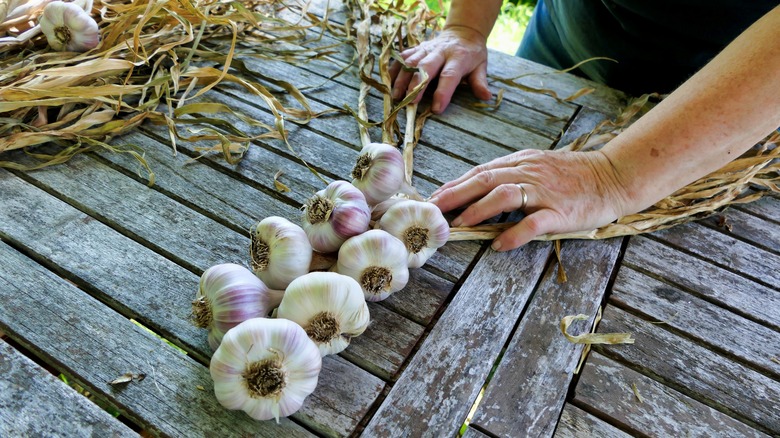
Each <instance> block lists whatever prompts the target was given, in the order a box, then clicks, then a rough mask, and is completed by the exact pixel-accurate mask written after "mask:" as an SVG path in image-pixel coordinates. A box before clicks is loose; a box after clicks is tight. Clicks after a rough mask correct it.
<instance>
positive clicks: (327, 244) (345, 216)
mask: <svg viewBox="0 0 780 438" xmlns="http://www.w3.org/2000/svg"><path fill="white" fill-rule="evenodd" d="M370 219H371V213H370V210H369V208H368V204H367V203H366V198H365V196H363V193H362V192H361V191H360V190H358V189H357V188H356V187H355V186H353V185H352V184H350V183H348V182H346V181H333V182H332V183H330V184H328V187H326V188H325V189H324V190H320V191H318V192H317V193H315V194H314V196H312V197H311V198H309V200H308V201H306V205H305V206H304V209H303V230H304V231H305V232H306V235H307V236H308V237H309V242H311V246H312V248H314V249H315V250H316V251H319V252H323V253H328V252H334V251H337V250H338V249H339V247H340V246H341V244H342V243H344V241H345V240H347V239H348V238H350V237H352V236H356V235H358V234H360V233H362V232H364V231H366V230H368V223H369V220H370Z"/></svg>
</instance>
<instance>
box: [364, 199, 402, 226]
mask: <svg viewBox="0 0 780 438" xmlns="http://www.w3.org/2000/svg"><path fill="white" fill-rule="evenodd" d="M408 199H409V198H407V197H406V196H403V195H393V196H391V197H389V198H387V199H385V200H384V201H382V202H380V203H379V204H376V205H374V206H373V207H371V220H372V221H374V222H377V223H378V222H379V219H382V216H384V214H385V212H386V211H387V209H388V208H390V207H392V206H393V205H395V204H398V203H399V202H402V201H406V200H408ZM377 225H378V224H375V225H374V228H376V226H377Z"/></svg>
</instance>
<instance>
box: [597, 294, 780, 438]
mask: <svg viewBox="0 0 780 438" xmlns="http://www.w3.org/2000/svg"><path fill="white" fill-rule="evenodd" d="M598 331H599V332H600V333H613V332H620V333H622V332H629V333H633V335H634V337H635V339H636V343H634V344H632V345H614V346H597V347H594V348H595V349H596V350H597V351H599V352H601V353H603V354H605V355H607V356H608V357H610V358H613V359H615V360H618V361H620V362H623V363H626V364H628V365H629V366H630V367H632V368H634V369H636V370H639V371H640V372H642V373H643V374H647V375H649V376H650V377H652V378H653V379H654V380H659V381H662V382H664V384H665V385H667V386H669V387H670V388H673V389H675V390H677V391H680V392H682V393H683V394H685V395H687V396H689V397H691V398H693V399H696V400H698V401H700V402H702V403H704V404H706V405H708V406H711V407H713V408H715V409H717V410H719V411H721V412H725V413H728V414H729V415H730V416H732V417H734V418H736V419H738V420H740V421H742V422H745V423H747V424H748V425H750V426H753V427H755V428H756V429H758V430H759V431H761V432H764V433H769V434H778V433H780V414H779V413H778V410H777V406H780V382H778V381H776V380H773V379H771V378H769V377H767V376H766V375H764V374H761V373H758V372H756V371H754V370H752V369H750V368H747V367H746V366H744V365H741V364H739V363H735V362H733V361H731V360H730V359H729V358H728V357H726V356H723V355H721V354H718V353H717V352H713V351H712V350H709V349H707V348H705V347H702V346H700V345H698V344H696V343H694V342H692V341H690V340H687V339H685V338H682V337H680V336H677V335H675V334H673V333H670V332H668V331H666V330H664V329H663V328H661V326H659V325H657V324H651V323H649V322H646V321H644V320H641V319H638V318H636V317H634V316H632V315H630V314H628V313H626V312H624V311H622V310H620V309H618V308H616V307H614V306H607V309H606V310H605V311H604V318H603V319H602V320H601V324H600V325H599V328H598ZM640 390H641V388H640Z"/></svg>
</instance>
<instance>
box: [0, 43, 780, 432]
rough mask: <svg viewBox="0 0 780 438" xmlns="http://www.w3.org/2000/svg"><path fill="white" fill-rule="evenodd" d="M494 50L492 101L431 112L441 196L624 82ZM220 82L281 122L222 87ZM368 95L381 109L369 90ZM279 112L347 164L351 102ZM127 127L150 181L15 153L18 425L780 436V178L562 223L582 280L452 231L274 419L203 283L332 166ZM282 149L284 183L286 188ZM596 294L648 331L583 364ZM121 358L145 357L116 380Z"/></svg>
mask: <svg viewBox="0 0 780 438" xmlns="http://www.w3.org/2000/svg"><path fill="white" fill-rule="evenodd" d="M490 57H491V58H490V75H491V78H492V80H493V86H494V87H493V88H494V91H497V90H498V88H500V87H503V88H506V90H505V95H504V101H503V103H502V104H501V106H500V107H499V108H498V109H495V110H491V109H480V108H476V107H474V105H473V103H474V102H475V101H474V99H473V98H472V97H471V95H470V92H468V91H467V90H461V91H459V92H458V94H457V96H456V98H455V100H454V105H453V106H451V107H450V108H449V109H448V110H447V112H446V113H445V114H444V115H443V116H441V117H433V118H431V119H430V120H429V121H428V122H427V124H426V126H425V130H424V131H423V133H422V139H421V142H420V145H419V147H418V149H417V150H416V156H415V179H414V183H415V186H416V187H417V188H418V189H419V190H420V191H421V192H422V193H423V194H425V195H427V194H429V193H430V192H431V191H432V190H433V189H434V188H435V187H437V186H438V185H440V184H441V183H442V182H445V181H448V180H450V179H453V178H455V177H457V176H459V175H460V174H461V173H463V172H464V171H466V170H467V169H469V168H470V167H471V166H473V165H475V164H478V163H481V162H485V161H487V160H490V159H492V158H495V157H498V156H501V155H505V154H507V153H509V152H511V151H513V150H518V149H525V148H537V149H549V148H555V147H556V146H559V145H563V144H565V143H566V142H567V141H570V140H571V139H573V138H575V137H576V136H577V135H579V134H581V133H584V132H587V131H588V130H590V129H591V128H592V127H593V126H594V125H595V124H596V123H598V122H599V121H600V120H603V119H604V118H606V117H609V116H614V115H615V114H617V113H618V111H619V109H620V107H621V106H622V105H624V104H625V102H626V96H625V95H623V94H622V93H620V92H617V91H614V90H610V89H607V88H605V87H597V91H596V92H595V93H593V94H590V95H588V96H585V97H582V98H579V99H577V100H576V103H568V102H561V101H559V100H556V99H553V98H551V97H548V96H544V95H541V94H537V93H527V92H523V91H521V90H519V89H516V88H507V87H505V86H500V84H497V83H496V82H495V78H497V77H512V76H516V75H518V74H521V73H528V72H538V73H544V72H549V69H546V68H544V67H541V66H539V65H536V64H533V63H530V62H527V61H524V60H521V59H518V58H515V57H511V56H506V55H502V54H498V53H491V54H490ZM245 61H246V62H247V63H248V64H249V65H250V66H251V67H252V68H253V69H256V70H257V71H260V72H267V73H269V74H273V76H275V77H279V76H280V72H282V73H283V76H284V78H285V79H286V80H288V81H290V82H291V83H293V84H296V85H297V86H300V87H305V86H317V88H314V89H312V90H310V91H308V92H307V93H306V95H307V97H308V98H309V99H310V101H311V103H312V106H313V109H314V110H315V111H316V110H324V109H328V108H341V107H343V105H344V104H349V105H351V106H354V105H356V103H357V96H358V91H357V90H358V87H359V81H358V79H357V78H356V77H355V75H354V74H347V75H341V76H339V77H337V78H336V79H334V80H330V81H326V78H328V77H330V76H331V75H332V74H333V73H335V72H336V71H337V67H335V66H334V65H333V64H331V63H327V62H320V61H313V62H310V63H308V64H305V65H300V66H291V65H286V64H283V63H281V62H277V61H262V62H258V61H253V60H251V59H247V60H245ZM524 81H525V83H526V84H528V85H532V86H537V87H539V86H543V87H545V88H549V89H553V90H555V91H556V92H557V93H558V94H559V95H562V96H565V95H569V94H571V93H573V92H575V91H577V90H578V89H580V88H582V87H583V86H586V85H592V84H589V83H586V82H585V81H583V80H581V79H578V78H576V77H574V76H571V75H568V74H556V75H549V74H548V75H538V76H531V77H527V78H525V79H524ZM207 99H208V100H211V101H218V102H224V103H228V104H230V105H231V106H232V107H234V108H236V109H239V110H242V111H245V112H248V113H251V114H253V116H254V117H256V118H257V119H258V120H263V121H266V122H268V121H271V120H272V117H271V115H270V114H269V113H268V111H267V110H266V108H265V107H264V106H262V105H260V104H257V102H255V101H254V100H253V99H252V98H251V97H249V96H247V95H245V94H242V93H241V92H239V91H237V90H236V89H233V88H230V87H223V88H221V89H219V90H217V91H215V92H212V93H210V94H209V95H207ZM369 112H370V113H371V114H372V117H373V118H374V119H376V117H380V116H381V101H380V99H379V98H377V97H376V96H374V97H372V99H371V100H370V102H369ZM234 122H235V124H236V125H237V126H239V127H241V128H247V129H248V127H247V126H246V125H245V124H244V123H243V122H241V121H240V120H238V119H236V120H235V121H234ZM287 128H288V129H289V131H290V132H289V141H290V143H291V145H292V146H293V148H294V149H295V150H296V151H297V152H298V153H299V154H300V155H301V157H302V158H304V159H305V160H307V161H308V162H309V163H311V164H312V165H313V166H314V167H315V168H316V169H317V170H318V171H319V172H320V173H321V174H322V175H324V176H325V177H326V178H327V179H329V180H331V179H347V178H348V175H349V173H350V171H351V167H352V164H353V163H354V160H355V158H356V157H357V155H358V151H359V136H358V131H357V124H356V123H355V121H354V119H353V118H352V117H350V116H347V115H338V116H332V117H324V118H319V119H315V120H312V121H311V122H310V123H308V124H306V125H304V126H297V125H293V124H288V126H287ZM373 136H374V138H377V137H376V133H374V134H373ZM114 143H115V144H117V145H123V144H134V145H137V146H139V147H140V148H142V149H143V150H144V152H145V157H146V159H147V160H148V161H149V163H150V165H151V167H152V169H153V170H154V171H155V173H156V183H155V184H154V185H153V186H152V187H148V186H147V180H146V178H145V176H144V175H143V174H142V173H141V172H140V171H139V165H138V163H137V162H136V161H135V160H134V159H133V158H131V157H129V156H127V155H125V154H113V153H108V152H98V153H92V154H87V155H82V156H78V157H76V158H74V159H73V160H71V161H70V162H68V163H65V164H62V165H58V166H54V167H50V168H46V169H43V170H38V171H31V172H19V171H9V170H0V205H2V208H0V239H1V240H2V241H1V242H0V261H1V262H0V299H2V305H0V331H2V332H3V333H4V335H3V340H4V341H5V342H0V370H2V372H3V378H2V379H0V435H2V436H20V435H23V436H52V435H63V436H86V435H92V436H112V435H113V436H124V435H132V434H136V433H139V432H143V433H144V434H159V435H163V436H181V437H193V436H269V437H279V436H285V437H286V436H309V435H318V436H349V435H363V436H372V437H373V436H377V437H386V436H437V437H438V436H454V435H457V434H458V432H459V430H460V429H461V428H462V426H463V425H464V423H466V422H468V423H469V424H468V427H465V428H463V430H464V431H465V435H466V436H468V437H480V436H551V435H555V436H562V437H570V436H626V435H637V434H638V435H641V436H715V435H718V436H743V435H745V436H766V435H770V436H772V435H774V436H778V435H780V333H779V332H780V200H778V199H777V198H765V199H764V200H762V201H759V202H756V203H754V204H749V205H745V206H740V207H737V208H732V209H730V210H728V211H727V212H726V213H725V214H724V215H722V216H724V217H725V221H726V223H727V224H729V225H730V228H725V227H724V226H722V225H723V223H722V220H719V218H718V217H715V218H712V219H708V220H705V221H702V222H701V223H694V224H688V225H683V226H679V227H676V228H674V229H671V230H668V231H664V232H659V233H654V234H652V235H647V236H638V237H632V238H630V239H629V238H625V239H620V238H618V239H611V240H605V241H566V242H563V244H562V260H563V263H564V267H565V270H566V273H567V274H568V282H566V283H560V282H558V280H557V275H556V274H557V270H558V264H557V261H556V258H555V257H554V254H553V251H552V246H551V244H550V243H531V244H529V245H527V246H525V247H523V248H521V249H518V250H515V251H511V252H508V253H496V252H493V251H491V250H490V249H489V246H488V244H487V243H483V242H451V243H449V244H447V245H446V246H445V247H444V248H442V250H441V251H440V252H439V253H437V254H436V256H435V257H434V258H433V259H431V260H430V261H429V263H427V264H426V265H425V266H424V267H423V268H421V269H416V270H414V271H413V273H412V276H411V280H410V282H409V285H408V286H407V287H406V288H405V289H404V290H403V291H401V292H399V293H397V294H395V295H393V296H392V297H391V298H389V299H388V300H386V301H383V302H380V303H371V304H370V305H369V308H370V311H371V317H372V323H371V325H370V327H369V329H368V330H367V331H366V332H365V334H364V335H362V336H360V337H358V338H356V339H354V340H353V342H352V345H351V346H350V347H349V348H348V349H347V350H346V351H344V352H343V353H341V354H339V355H338V356H329V357H327V358H326V359H325V360H324V361H323V370H322V373H321V375H320V381H319V382H320V383H319V385H318V387H317V389H316V391H315V392H314V393H313V394H312V395H311V396H310V397H309V398H308V399H307V400H306V402H305V404H304V406H303V408H302V409H301V410H300V411H299V412H298V413H296V414H295V415H293V416H292V417H291V418H286V419H282V421H281V422H280V423H279V424H276V423H275V422H273V421H271V422H257V421H253V420H251V419H250V418H249V417H248V416H247V415H245V414H244V413H243V412H231V411H226V410H225V409H223V408H222V407H221V406H220V405H219V404H218V402H217V401H216V399H215V397H214V395H213V391H212V384H211V381H210V377H209V373H208V367H207V364H208V360H209V357H210V354H211V353H210V350H209V347H208V345H207V343H206V333H205V332H204V331H203V330H201V329H198V328H196V327H195V326H194V325H193V324H192V323H191V322H190V301H191V300H192V299H193V298H194V296H195V293H196V290H197V285H198V279H199V275H200V274H201V273H202V272H203V271H204V270H205V269H207V268H208V267H210V266H212V265H214V264H218V263H224V262H236V263H242V264H247V263H248V247H249V238H248V232H247V230H248V229H249V228H250V226H251V225H252V224H254V223H255V222H256V221H258V220H260V219H262V218H264V217H267V216H271V215H278V216H283V217H286V218H289V219H291V220H294V221H297V220H298V217H299V214H300V211H299V206H300V205H301V204H302V203H303V201H304V200H305V199H306V198H308V197H309V196H310V195H311V194H312V193H314V191H316V190H318V189H321V188H322V187H323V183H322V181H320V180H318V179H317V178H316V177H315V176H314V175H313V174H312V173H310V172H309V171H308V170H306V169H305V167H303V166H302V165H301V163H300V161H299V160H298V159H296V158H295V157H294V156H292V155H291V154H290V152H289V151H288V150H287V148H286V147H285V146H284V144H283V143H282V142H281V141H276V140H269V141H257V142H255V144H253V145H252V147H251V148H250V149H249V151H248V152H247V153H246V156H245V157H244V159H243V160H242V161H241V162H240V164H238V165H229V164H227V163H226V162H225V161H224V160H223V159H222V158H220V157H218V156H205V157H203V158H200V159H198V160H194V159H193V157H196V156H198V155H200V152H199V150H198V149H197V148H198V147H201V146H206V145H204V144H192V143H179V144H178V154H177V155H174V154H173V153H172V150H171V147H170V144H169V143H170V142H169V141H168V137H167V133H166V132H165V131H164V129H163V128H158V127H154V126H146V125H145V126H143V127H142V128H141V129H140V130H139V131H138V132H135V133H133V134H130V135H127V136H125V137H123V138H118V139H115V140H114ZM5 157H9V158H13V159H15V160H22V161H23V160H24V159H25V158H24V157H23V156H22V154H21V153H15V154H7V155H5V156H4V158H5ZM279 170H281V171H283V175H282V176H281V181H282V182H283V183H284V184H286V185H287V186H288V187H289V188H290V189H291V191H290V192H288V193H281V192H279V191H277V190H276V189H275V187H274V183H273V177H274V174H276V173H277V171H279ZM719 222H720V223H719ZM602 305H605V306H606V307H605V311H604V318H603V320H602V321H601V323H600V325H599V327H598V331H600V332H630V333H633V334H634V336H635V338H636V343H635V344H633V345H621V346H610V347H599V348H594V351H592V352H591V353H590V354H589V356H588V358H587V361H586V363H585V365H584V367H583V369H582V371H581V372H580V373H579V374H575V373H574V371H575V367H576V365H577V363H578V361H579V359H580V355H581V352H582V345H577V344H572V343H569V342H568V341H566V340H565V338H564V337H563V336H562V335H561V333H560V330H559V329H558V324H559V322H560V321H561V318H563V317H564V316H566V315H574V314H580V313H582V314H586V315H589V316H590V320H589V321H585V322H582V323H577V324H576V325H574V326H573V331H575V332H584V331H587V330H589V328H590V325H591V324H592V322H593V318H594V317H595V315H596V313H597V309H598V308H599V306H602ZM161 338H164V340H163V339H161ZM125 373H133V374H143V375H145V378H144V379H143V380H139V379H135V380H133V381H131V382H128V383H125V384H115V385H112V384H110V383H109V382H110V381H112V380H114V379H116V378H118V377H119V376H122V375H123V374H125ZM59 375H64V376H65V377H66V379H67V381H68V382H69V383H70V384H71V385H70V386H68V385H66V384H65V383H64V382H63V381H62V380H60V379H58V378H57V376H59ZM75 385H78V387H80V388H82V391H81V394H79V392H77V391H76V390H74V389H72V388H73V386H75ZM84 390H85V391H87V394H86V395H88V396H89V398H87V397H83V396H82V395H84ZM99 406H100V407H99ZM109 412H113V413H117V414H118V417H113V416H112V415H110V414H109Z"/></svg>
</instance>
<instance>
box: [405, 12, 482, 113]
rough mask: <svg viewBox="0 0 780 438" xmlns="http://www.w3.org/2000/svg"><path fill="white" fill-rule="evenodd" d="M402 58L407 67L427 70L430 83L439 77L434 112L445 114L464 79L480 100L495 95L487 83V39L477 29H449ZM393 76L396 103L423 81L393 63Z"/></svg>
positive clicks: (418, 76)
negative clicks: (456, 89)
mask: <svg viewBox="0 0 780 438" xmlns="http://www.w3.org/2000/svg"><path fill="white" fill-rule="evenodd" d="M401 57H402V58H403V59H404V62H405V63H406V64H407V65H408V66H410V67H417V68H419V69H421V70H423V71H425V73H426V74H427V75H428V78H429V80H433V78H434V77H436V76H437V75H438V76H439V84H438V86H437V87H436V91H435V92H434V94H433V103H432V105H431V111H433V112H434V113H435V114H441V113H442V112H444V110H445V109H446V108H447V105H449V103H450V99H451V98H452V95H453V93H454V92H455V88H457V86H458V85H459V84H460V82H461V80H462V79H464V78H466V79H467V81H468V83H469V85H470V86H471V89H472V91H473V92H474V95H475V96H476V97H477V98H478V99H482V100H488V99H490V97H491V96H492V94H491V93H490V90H489V89H488V84H487V47H486V45H485V37H484V36H483V35H482V34H480V33H479V32H477V31H476V30H474V29H471V28H469V27H465V26H451V27H448V28H446V29H444V30H443V31H441V33H439V35H437V36H436V37H435V38H433V39H431V40H428V41H424V42H423V43H422V44H420V45H419V46H416V47H412V48H409V49H406V50H404V51H403V52H401ZM390 76H391V77H392V79H393V98H394V99H396V100H399V99H402V98H403V97H404V96H405V95H406V94H407V93H408V92H409V91H411V90H412V89H414V88H415V87H416V86H417V85H419V83H420V80H421V75H420V74H419V73H416V72H411V71H406V70H403V69H402V66H401V63H399V62H393V65H392V66H391V67H390ZM426 87H427V85H426ZM424 91H425V89H423V91H422V92H420V94H419V95H418V96H417V98H416V99H415V103H416V102H419V101H420V99H421V98H422V95H423V92H424Z"/></svg>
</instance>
